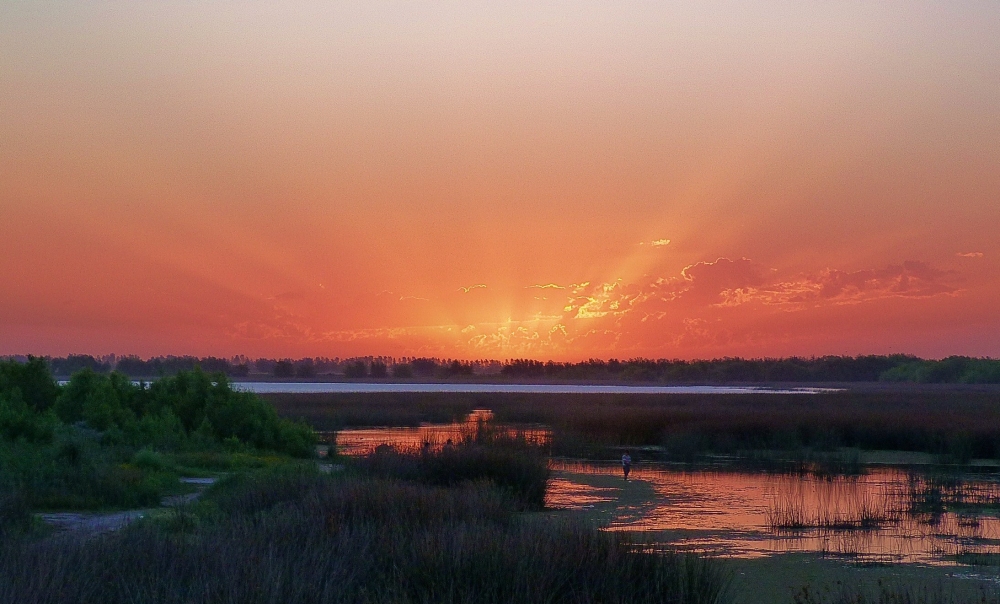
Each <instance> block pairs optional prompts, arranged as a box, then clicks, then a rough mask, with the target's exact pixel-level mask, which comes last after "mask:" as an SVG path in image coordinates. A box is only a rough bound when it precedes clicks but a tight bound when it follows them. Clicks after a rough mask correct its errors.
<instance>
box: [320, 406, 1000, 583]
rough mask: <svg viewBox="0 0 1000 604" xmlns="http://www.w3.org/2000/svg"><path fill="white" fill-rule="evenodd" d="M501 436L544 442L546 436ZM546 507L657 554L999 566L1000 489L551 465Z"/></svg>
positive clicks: (384, 432) (433, 437)
mask: <svg viewBox="0 0 1000 604" xmlns="http://www.w3.org/2000/svg"><path fill="white" fill-rule="evenodd" d="M491 417H492V414H491V413H490V412H489V411H488V410H484V409H480V410H476V411H475V412H473V413H472V414H471V415H470V416H469V417H468V418H467V419H466V421H464V422H458V423H454V424H446V425H440V424H435V425H432V424H427V425H423V426H420V427H413V428H371V429H355V430H344V431H341V432H339V433H338V434H337V447H338V449H339V451H340V452H341V453H343V454H347V455H362V454H365V453H367V452H370V451H371V450H373V449H374V448H375V447H376V446H378V445H380V444H390V445H395V446H399V447H402V448H419V447H420V446H422V445H423V443H425V442H429V443H431V444H432V446H440V445H441V444H443V443H444V442H446V441H447V440H449V439H450V440H453V441H455V442H458V441H461V440H462V439H463V438H464V437H465V436H467V435H470V434H472V433H473V432H474V430H475V427H476V425H477V424H478V423H479V422H482V421H490V419H491ZM494 427H495V428H504V427H505V428H507V429H509V430H511V431H512V432H517V433H520V434H524V435H526V436H527V437H528V438H530V439H531V440H534V441H536V442H539V443H542V444H544V443H545V442H547V440H548V439H549V438H550V433H549V432H548V430H546V429H545V427H544V426H538V425H529V426H525V425H519V426H494ZM551 468H552V477H551V479H550V481H549V485H548V491H547V495H546V505H547V507H548V508H550V509H552V510H562V511H564V512H565V513H567V514H576V515H579V516H581V517H584V518H588V519H591V520H594V521H597V522H599V523H601V524H602V526H604V527H605V528H606V530H621V531H634V532H639V533H642V534H643V536H644V537H645V538H648V539H651V540H653V541H655V542H657V543H660V544H662V545H663V546H670V547H676V548H681V549H690V550H694V551H708V552H713V553H717V554H721V555H727V556H734V557H747V558H749V557H761V556H770V555H775V554H781V553H788V552H812V553H821V554H825V555H830V556H837V557H845V558H849V559H853V560H858V561H863V562H889V563H921V564H934V565H942V564H956V563H957V561H959V560H961V559H967V558H968V556H973V555H980V556H982V555H985V556H991V557H997V556H1000V518H998V511H1000V480H998V479H997V477H996V476H993V475H988V474H972V473H967V474H963V475H957V474H950V475H947V476H932V475H928V474H923V473H919V472H914V471H912V470H904V469H900V468H891V467H876V468H869V469H868V471H867V472H866V473H864V474H863V475H860V476H832V477H831V476H815V475H808V474H807V475H797V474H793V475H789V474H767V473H762V472H746V471H736V470H718V469H700V470H692V469H691V468H690V467H689V466H684V465H674V464H664V463H653V462H649V463H646V462H642V461H640V462H639V463H637V464H635V465H634V466H633V471H632V474H631V476H630V479H629V481H628V482H625V481H624V479H623V478H622V474H621V468H620V466H619V465H618V464H614V463H591V462H583V461H578V460H565V459H561V460H559V459H556V460H552V461H551Z"/></svg>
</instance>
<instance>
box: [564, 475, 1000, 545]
mask: <svg viewBox="0 0 1000 604" xmlns="http://www.w3.org/2000/svg"><path fill="white" fill-rule="evenodd" d="M553 470H554V474H555V478H554V479H553V480H552V482H551V483H550V486H549V494H548V498H547V503H548V504H549V505H550V506H551V507H554V508H565V509H585V508H584V506H593V509H594V510H600V512H602V513H603V514H604V521H605V523H606V525H607V527H608V529H609V530H628V531H642V532H646V533H648V534H649V536H651V537H653V538H654V539H656V540H658V541H661V542H663V543H664V545H671V546H675V547H681V548H688V549H692V550H698V551H711V552H714V553H719V554H725V555H731V556H737V557H757V556H764V555H771V554H776V553H787V552H818V553H823V554H827V555H834V556H843V557H849V558H852V559H857V560H859V561H865V562H910V563H914V562H915V563H923V564H954V563H956V561H958V560H961V559H969V558H971V557H974V556H979V557H980V558H983V557H989V556H993V557H995V556H996V555H997V552H998V551H1000V550H998V549H997V547H998V545H1000V519H998V518H997V517H996V515H995V512H994V510H995V508H993V509H990V508H988V507H983V506H981V505H980V506H979V507H975V506H973V505H968V503H967V502H968V498H969V494H973V495H975V496H978V497H979V500H978V502H977V503H978V504H981V503H982V502H984V501H986V502H989V501H995V497H994V494H996V493H998V484H997V483H996V482H995V480H993V479H992V478H991V477H988V476H978V477H977V476H969V477H965V478H964V479H963V480H962V481H960V482H961V483H962V484H963V485H964V486H963V487H962V489H961V490H962V492H963V495H962V498H964V499H963V502H964V503H963V504H962V505H961V506H959V505H957V504H956V503H955V502H956V501H958V497H957V496H956V497H954V498H953V500H952V503H951V504H945V505H942V506H941V507H940V508H939V509H936V510H934V511H933V513H931V512H926V511H924V510H922V509H921V507H920V502H921V501H922V499H921V498H926V497H927V490H928V483H933V482H934V481H933V480H931V479H928V478H927V477H923V476H919V475H914V474H910V473H907V472H904V471H900V470H894V469H876V470H873V471H872V472H870V473H868V474H866V475H864V476H858V477H841V478H818V477H814V476H776V475H767V474H760V473H743V472H718V471H697V472H687V471H683V470H680V469H676V468H671V467H667V466H660V465H651V464H642V465H639V466H636V467H634V469H633V473H632V476H630V480H629V482H628V483H627V484H626V483H625V482H624V481H621V483H620V484H619V483H618V482H617V481H619V480H621V470H620V468H619V467H617V465H611V464H587V463H577V462H557V463H554V464H553ZM612 476H613V477H614V480H615V482H614V483H613V484H614V486H609V484H608V482H607V479H608V478H610V477H612ZM602 477H603V478H604V480H600V479H601V478H602ZM595 478H597V479H598V480H597V481H596V482H595V480H594V479H595ZM952 482H953V483H955V482H956V481H954V480H952ZM581 484H589V485H591V487H590V488H589V489H588V488H581V486H580V485H581ZM931 488H934V487H931ZM953 490H954V491H958V490H959V488H958V487H957V486H954V487H953ZM984 493H985V494H987V495H986V496H985V497H983V496H982V495H983V494H984ZM976 494H978V495H976ZM602 508H603V509H602Z"/></svg>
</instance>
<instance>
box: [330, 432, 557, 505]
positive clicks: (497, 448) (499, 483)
mask: <svg viewBox="0 0 1000 604" xmlns="http://www.w3.org/2000/svg"><path fill="white" fill-rule="evenodd" d="M348 463H349V466H348V467H349V468H351V469H353V470H355V471H356V472H359V473H362V474H365V475H370V476H381V477H393V478H403V479H407V480H414V481H417V482H421V483H423V484H428V485H434V486H454V485H459V484H463V483H469V482H473V483H474V482H488V483H490V484H491V485H493V486H494V487H496V488H498V489H500V490H502V491H504V492H505V493H507V494H508V495H510V497H511V498H512V500H513V501H514V503H515V504H516V506H517V508H518V509H521V510H539V509H542V508H543V507H544V505H545V488H546V484H547V482H548V478H549V467H548V457H547V456H546V455H544V453H543V452H542V451H541V450H540V449H539V448H538V447H536V446H534V445H532V444H531V443H529V442H527V441H525V440H524V439H519V438H517V437H512V436H509V435H506V434H503V433H498V432H494V431H491V430H490V429H489V428H488V427H486V425H483V424H481V425H480V426H479V429H478V430H477V431H476V432H475V433H473V434H470V435H468V437H467V438H466V439H465V440H463V441H461V442H458V443H456V444H453V445H446V446H444V447H442V448H440V449H431V448H430V447H428V448H427V449H425V450H420V449H417V450H409V451H407V450H401V449H398V448H394V447H390V446H380V447H378V448H377V449H375V451H373V452H372V453H371V454H370V455H367V456H365V457H362V458H359V459H353V460H349V462H348Z"/></svg>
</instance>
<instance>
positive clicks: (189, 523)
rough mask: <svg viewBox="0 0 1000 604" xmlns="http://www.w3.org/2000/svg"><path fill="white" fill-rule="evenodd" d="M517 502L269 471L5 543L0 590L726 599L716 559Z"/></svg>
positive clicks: (84, 598) (126, 597)
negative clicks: (86, 529) (179, 502)
mask: <svg viewBox="0 0 1000 604" xmlns="http://www.w3.org/2000/svg"><path fill="white" fill-rule="evenodd" d="M515 508H516V504H515V502H514V501H513V500H512V498H511V496H510V494H509V493H507V492H506V491H504V490H501V489H497V488H495V487H492V486H490V485H488V484H486V483H482V482H463V483H462V484H459V485H456V486H451V487H437V486H429V485H426V484H421V483H418V482H413V481H406V480H399V479H395V478H383V477H373V476H358V475H352V474H351V473H347V474H345V475H334V476H331V475H322V474H320V473H318V472H317V471H316V470H315V469H314V467H312V466H305V465H298V466H287V467H280V468H272V469H269V470H264V471H258V472H255V473H252V474H247V475H240V476H234V477H232V478H229V479H226V480H223V481H221V482H220V483H219V484H218V485H216V486H215V487H212V488H211V489H209V491H208V493H206V496H205V498H204V501H202V502H200V503H198V504H196V505H195V506H193V507H192V508H190V509H188V510H183V511H180V512H175V513H173V514H170V515H165V516H163V517H161V518H160V519H158V520H155V521H148V522H143V523H140V524H138V525H136V526H133V527H131V528H128V529H125V530H123V531H121V532H120V533H117V534H109V535H106V536H103V537H100V538H97V539H93V540H90V541H86V542H83V541H79V540H75V539H72V538H67V539H46V540H42V541H35V542H25V541H19V542H18V541H13V542H12V541H9V540H8V541H4V542H3V543H2V544H0V601H11V602H14V601H16V602H23V603H25V604H33V603H41V602H70V601H72V602H102V603H103V602H107V603H109V604H114V603H117V602H164V603H171V602H178V603H180V602H184V603H198V602H213V603H214V602H218V603H227V602H249V603H256V602H261V603H263V602H289V603H299V602H301V603H306V602H358V603H366V602H371V603H376V602H377V603H387V604H388V603H397V602H398V603H408V602H444V603H448V602H454V603H460V602H461V603H464V602H484V603H490V602H552V603H563V602H565V603H571V602H572V603H575V602H581V603H583V602H637V603H641V602H676V603H691V604H710V603H715V602H724V601H727V600H726V593H725V587H726V584H727V578H726V575H725V572H724V571H723V570H722V566H721V565H719V564H717V563H715V562H713V561H711V560H705V559H701V558H697V557H693V556H689V555H681V554H673V553H665V552H659V551H655V550H654V549H653V548H652V547H650V546H648V545H647V544H645V543H643V542H641V541H637V540H634V539H633V538H631V537H629V536H627V535H624V534H621V533H603V532H599V531H597V530H596V529H595V528H593V527H591V526H588V525H584V524H578V523H573V522H559V521H555V522H554V521H553V520H552V519H551V518H548V517H542V516H535V515H524V514H518V513H515V512H514V509H515Z"/></svg>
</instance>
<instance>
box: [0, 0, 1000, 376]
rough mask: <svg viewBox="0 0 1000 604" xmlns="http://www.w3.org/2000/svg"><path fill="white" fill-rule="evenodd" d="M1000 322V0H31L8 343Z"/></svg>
mask: <svg viewBox="0 0 1000 604" xmlns="http://www.w3.org/2000/svg"><path fill="white" fill-rule="evenodd" d="M112 352H113V353H118V354H139V355H142V356H150V355H160V354H177V355H182V354H194V355H210V354H212V355H232V354H246V355H250V356H292V357H302V356H330V357H333V356H341V357H344V356H360V355H392V356H403V355H407V356H438V357H446V358H500V359H505V358H511V357H531V358H539V359H549V358H551V359H559V360H578V359H586V358H589V357H597V358H609V357H618V358H628V357H635V356H644V357H657V358H705V357H718V356H751V357H757V356H785V355H824V354H860V353H895V352H906V353H913V354H918V355H921V356H926V357H941V356H946V355H950V354H968V355H974V356H981V355H982V356H1000V3H998V2H996V1H995V0H983V1H971V0H968V1H961V0H960V1H948V2H946V1H941V2H921V1H919V0H907V1H906V2H902V1H901V2H792V1H778V0H758V1H755V2H750V1H743V2H663V1H657V2H605V1H600V2H598V1H589V0H576V1H573V2H545V1H537V0H535V1H531V2H520V1H508V2H474V1H462V2H392V3H383V2H376V1H372V0H366V1H362V2H348V1H336V2H329V1H322V2H307V1H302V2H222V1H220V0H201V1H198V2H188V1H176V2H173V1H171V2H162V1H137V0H130V1H128V2H100V3H98V2H83V1H78V0H66V1H63V2H40V1H39V2H35V1H22V0H11V1H5V2H3V3H0V354H25V353H33V354H51V355H62V354H67V353H89V354H106V353H112Z"/></svg>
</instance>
